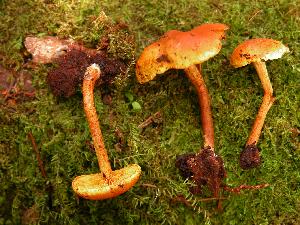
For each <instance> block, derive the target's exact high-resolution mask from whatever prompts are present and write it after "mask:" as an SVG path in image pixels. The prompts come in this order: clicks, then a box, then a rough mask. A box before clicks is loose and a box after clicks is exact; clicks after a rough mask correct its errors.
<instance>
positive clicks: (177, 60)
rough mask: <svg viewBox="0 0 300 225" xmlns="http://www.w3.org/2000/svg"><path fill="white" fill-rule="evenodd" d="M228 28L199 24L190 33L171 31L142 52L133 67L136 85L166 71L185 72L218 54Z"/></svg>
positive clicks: (221, 25)
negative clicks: (134, 67) (186, 69)
mask: <svg viewBox="0 0 300 225" xmlns="http://www.w3.org/2000/svg"><path fill="white" fill-rule="evenodd" d="M227 29H228V26H226V25H224V24H203V25H201V26H198V27H196V28H194V29H193V30H191V31H187V32H181V31H177V30H171V31H169V32H167V33H165V34H164V36H162V37H161V38H160V39H159V40H158V41H157V42H154V43H152V44H151V45H149V46H148V47H146V48H145V49H144V51H143V52H142V54H141V56H140V58H139V59H138V61H137V64H136V76H137V80H138V81H139V82H140V83H145V82H148V81H150V80H152V79H154V77H155V76H156V74H162V73H164V72H165V71H167V70H169V69H185V68H187V67H189V66H191V65H195V64H200V63H202V62H204V61H206V60H208V59H209V58H211V57H213V56H215V55H216V54H218V53H219V51H220V50H221V47H222V43H221V40H222V39H224V37H225V30H227Z"/></svg>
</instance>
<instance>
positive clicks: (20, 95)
mask: <svg viewBox="0 0 300 225" xmlns="http://www.w3.org/2000/svg"><path fill="white" fill-rule="evenodd" d="M34 96H35V89H34V87H33V86H32V76H31V75H30V74H29V73H28V72H26V71H20V72H15V71H12V70H7V69H5V68H4V67H2V66H0V98H1V97H2V98H3V99H4V100H5V101H10V102H15V103H17V102H20V101H22V100H27V99H28V98H32V97H34Z"/></svg>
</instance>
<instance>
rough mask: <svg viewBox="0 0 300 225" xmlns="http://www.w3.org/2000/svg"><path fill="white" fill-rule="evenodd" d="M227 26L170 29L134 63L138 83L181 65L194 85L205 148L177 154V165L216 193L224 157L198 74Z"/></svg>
mask: <svg viewBox="0 0 300 225" xmlns="http://www.w3.org/2000/svg"><path fill="white" fill-rule="evenodd" d="M227 29H228V27H227V26H226V25H224V24H203V25H201V26H198V27H196V28H194V29H193V30H191V31H187V32H181V31H177V30H171V31H169V32H167V33H165V34H164V35H163V37H161V38H160V39H159V40H158V41H157V42H154V43H152V44H151V45H149V46H148V47H146V48H145V49H144V51H143V52H142V54H141V55H140V58H139V59H138V61H137V64H136V76H137V80H138V81H139V82H140V83H145V82H148V81H150V80H152V79H154V78H155V76H156V75H157V74H162V73H164V72H165V71H167V70H169V69H183V70H184V71H185V74H186V76H187V77H188V78H189V79H190V81H191V82H192V84H193V85H194V86H195V88H196V91H197V93H198V101H199V106H200V111H201V123H202V129H203V134H204V150H203V151H201V152H200V153H198V154H186V155H184V156H180V157H179V158H178V160H177V162H176V165H179V167H181V168H180V169H181V171H182V173H184V174H189V175H188V176H189V177H193V178H196V177H197V179H198V180H201V181H199V182H198V184H199V185H203V184H208V185H209V186H213V187H211V189H212V190H213V192H214V193H215V195H217V194H216V193H217V192H218V189H219V184H220V182H217V183H218V184H216V182H215V181H216V179H219V178H216V177H217V176H219V175H220V176H221V177H222V178H223V177H224V176H225V170H224V167H223V161H222V160H220V159H219V158H218V156H217V155H215V153H214V127H213V118H212V113H211V106H210V97H209V93H208V90H207V88H206V85H205V83H204V79H203V77H202V75H201V63H203V62H204V61H207V60H208V59H210V58H211V57H213V56H215V55H216V54H218V53H219V51H220V50H221V47H222V42H221V40H222V39H224V38H225V31H226V30H227ZM196 164H197V165H196ZM199 164H201V166H200V167H202V168H204V167H205V170H201V171H200V170H199V169H197V168H199V166H198V165H199ZM180 165H181V166H180ZM183 170H189V171H183ZM190 170H191V171H190ZM195 173H197V174H198V175H196V174H195ZM216 173H218V175H216ZM212 174H214V175H212ZM215 178H216V179H215ZM195 182H196V183H197V181H195Z"/></svg>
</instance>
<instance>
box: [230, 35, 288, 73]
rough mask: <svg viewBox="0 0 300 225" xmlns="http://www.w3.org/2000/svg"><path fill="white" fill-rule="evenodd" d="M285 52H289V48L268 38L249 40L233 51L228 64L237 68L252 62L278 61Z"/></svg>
mask: <svg viewBox="0 0 300 225" xmlns="http://www.w3.org/2000/svg"><path fill="white" fill-rule="evenodd" d="M287 52H289V48H288V47H286V46H285V45H283V44H282V43H281V42H280V41H276V40H273V39H268V38H256V39H250V40H246V41H244V42H243V43H241V44H239V45H238V46H237V47H236V48H235V49H234V51H233V53H232V55H231V57H230V64H231V65H232V66H233V67H235V68H238V67H242V66H246V65H247V64H250V63H252V62H259V61H267V60H272V59H279V58H281V57H282V55H283V54H284V53H287Z"/></svg>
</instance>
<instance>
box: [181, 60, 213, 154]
mask: <svg viewBox="0 0 300 225" xmlns="http://www.w3.org/2000/svg"><path fill="white" fill-rule="evenodd" d="M184 71H185V73H186V75H187V77H188V78H189V79H190V81H191V82H192V84H193V85H194V86H195V88H196V90H197V94H198V101H199V106H200V113H201V123H202V129H203V133H204V148H205V147H208V146H209V147H211V149H214V126H213V118H212V112H211V106H210V97H209V93H208V90H207V88H206V86H205V82H204V80H203V77H202V75H201V65H200V64H199V65H197V66H196V65H192V66H190V67H188V68H186V69H184Z"/></svg>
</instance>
